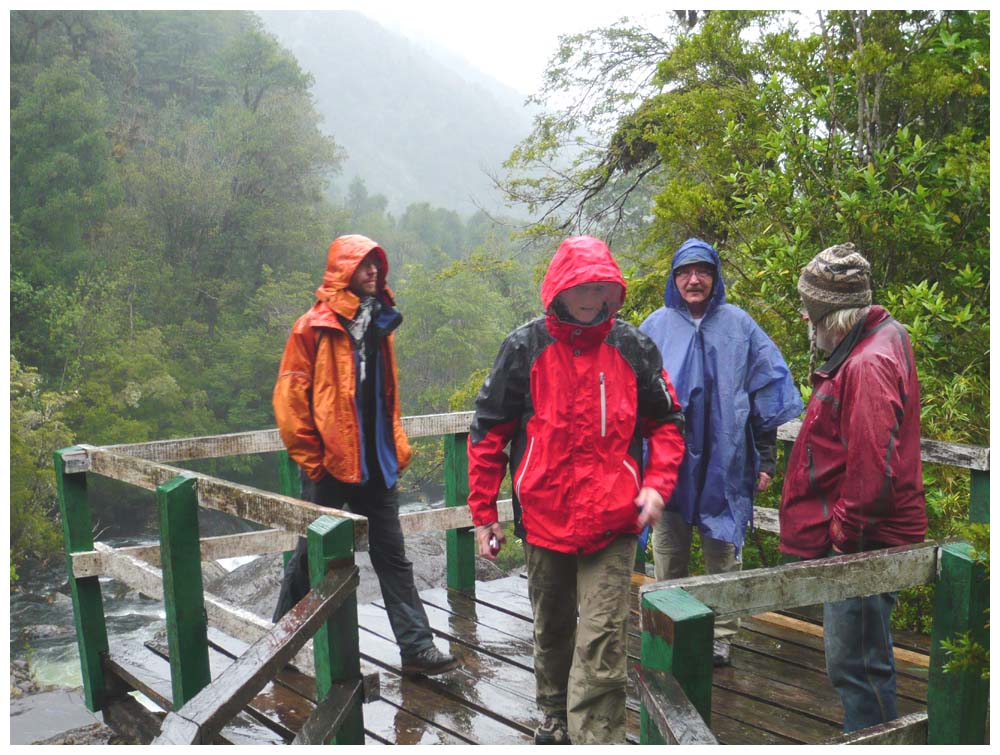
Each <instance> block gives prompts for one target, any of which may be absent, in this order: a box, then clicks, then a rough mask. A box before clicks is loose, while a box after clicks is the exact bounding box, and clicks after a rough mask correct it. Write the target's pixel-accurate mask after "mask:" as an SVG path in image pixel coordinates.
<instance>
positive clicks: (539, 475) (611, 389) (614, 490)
mask: <svg viewBox="0 0 1000 755" xmlns="http://www.w3.org/2000/svg"><path fill="white" fill-rule="evenodd" d="M624 300H625V280H624V278H623V277H622V274H621V271H620V270H619V269H618V265H617V264H616V263H615V261H614V259H613V258H612V256H611V252H610V250H609V249H608V247H607V245H605V244H604V242H603V241H600V240H598V239H595V238H591V237H588V236H577V237H574V238H569V239H566V240H565V241H564V242H563V243H562V245H561V246H560V247H559V250H558V251H557V252H556V254H555V256H554V257H553V259H552V262H551V263H550V264H549V268H548V271H547V272H546V274H545V279H544V281H543V282H542V304H543V305H544V307H545V316H544V317H540V318H538V319H537V320H534V321H532V322H530V323H528V324H527V325H524V326H522V327H520V328H518V329H517V330H515V331H514V332H512V333H511V334H510V335H508V336H507V338H506V340H505V341H504V342H503V345H502V346H501V347H500V353H499V355H498V356H497V359H496V363H495V364H494V366H493V371H492V372H491V374H490V375H489V377H488V378H487V379H486V381H485V383H484V384H483V387H482V389H481V390H480V391H479V395H478V396H477V397H476V413H475V417H474V418H473V421H472V428H471V434H470V436H469V508H470V509H471V511H472V520H473V522H474V523H475V525H476V538H477V541H478V545H479V554H480V555H481V556H484V557H485V558H488V559H494V558H495V552H496V550H498V549H499V547H500V546H501V545H502V544H503V542H504V533H503V529H502V528H501V526H500V524H499V522H498V521H497V519H498V516H497V507H496V500H497V493H498V490H499V487H500V482H501V480H502V479H503V477H504V474H505V471H506V469H507V466H508V457H507V453H506V451H505V448H506V446H507V444H508V443H510V460H509V466H510V471H511V480H512V482H513V487H514V512H515V533H516V534H517V535H518V537H520V538H522V539H523V540H524V544H525V545H524V548H525V556H526V560H527V565H528V594H529V597H530V599H531V607H532V613H533V615H534V625H535V630H534V631H535V681H536V699H537V701H538V705H539V708H540V709H541V711H542V713H543V714H544V721H543V722H542V724H541V725H540V726H539V727H538V729H537V730H536V732H535V742H536V743H539V744H565V743H568V742H569V741H570V740H572V741H573V742H574V743H576V744H603V743H619V744H621V743H624V742H625V682H626V645H625V637H626V628H627V621H628V615H629V605H628V597H629V584H630V572H631V569H632V565H633V563H634V558H635V548H636V541H637V534H638V533H639V532H640V531H641V529H642V528H643V526H645V524H646V523H653V522H655V521H657V520H658V519H659V517H660V514H661V512H662V510H663V501H664V500H665V499H667V498H669V497H670V494H671V493H672V491H673V488H674V484H675V482H676V480H677V468H678V467H679V466H680V463H681V459H682V457H683V455H684V436H683V432H682V425H683V421H684V419H683V418H684V415H683V413H682V412H681V407H680V406H679V405H678V403H677V397H676V394H675V393H674V389H673V386H671V385H670V382H669V379H668V377H667V375H666V373H665V372H664V371H663V365H662V361H661V358H660V353H659V351H658V350H657V348H656V346H655V344H654V343H653V342H652V341H651V340H650V339H649V338H648V337H647V336H645V335H643V334H642V333H640V332H639V330H638V329H637V328H635V327H633V326H631V325H629V324H627V323H625V322H622V321H620V320H616V319H615V314H616V313H617V312H618V309H619V308H620V307H621V305H622V303H623V302H624ZM643 439H648V440H649V456H648V459H647V462H646V468H645V469H643V466H642V458H643ZM491 540H492V541H493V543H491ZM494 543H495V545H494ZM578 616H579V622H578V621H577V618H578Z"/></svg>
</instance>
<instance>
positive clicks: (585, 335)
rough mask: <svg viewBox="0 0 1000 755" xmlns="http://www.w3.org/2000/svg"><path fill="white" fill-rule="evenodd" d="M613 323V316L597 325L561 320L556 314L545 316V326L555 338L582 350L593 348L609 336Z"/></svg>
mask: <svg viewBox="0 0 1000 755" xmlns="http://www.w3.org/2000/svg"><path fill="white" fill-rule="evenodd" d="M613 325H614V318H613V317H609V318H608V319H607V320H605V321H604V322H601V323H598V324H597V325H574V324H573V323H569V322H564V321H562V320H560V319H559V318H558V317H556V316H555V315H554V314H548V315H546V316H545V327H546V329H547V330H548V331H549V333H550V334H551V335H552V337H553V338H555V339H556V340H557V341H561V342H562V343H565V344H567V345H568V346H571V347H572V348H574V349H579V350H581V351H586V350H589V349H592V348H594V347H595V346H597V345H598V344H599V343H601V342H602V341H603V340H604V339H605V338H607V336H608V333H610V332H611V327H612V326H613Z"/></svg>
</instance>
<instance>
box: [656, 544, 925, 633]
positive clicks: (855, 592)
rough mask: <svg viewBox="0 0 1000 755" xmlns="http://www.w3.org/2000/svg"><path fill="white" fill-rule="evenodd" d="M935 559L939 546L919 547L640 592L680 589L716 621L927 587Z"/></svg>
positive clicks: (663, 585) (661, 585)
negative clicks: (698, 603)
mask: <svg viewBox="0 0 1000 755" xmlns="http://www.w3.org/2000/svg"><path fill="white" fill-rule="evenodd" d="M937 555H938V544H937V543H933V542H930V543H919V544H917V545H906V546H900V547H897V548H887V549H885V550H878V551H869V552H867V553H852V554H848V555H844V556H835V557H833V558H819V559H814V560H811V561H798V562H796V563H792V564H785V565H783V566H774V567H771V568H767V569H752V570H750V571H745V572H733V573H729V574H706V575H704V576H700V577H686V578H684V579H674V580H668V581H665V582H651V583H649V584H647V585H643V586H642V587H640V588H639V591H640V594H641V595H647V594H650V593H654V592H656V591H658V590H666V589H671V588H677V587H680V588H683V589H684V590H686V591H687V592H689V593H690V594H691V595H693V596H694V597H696V598H697V599H698V600H700V601H701V602H702V603H704V604H705V605H707V606H709V607H711V609H712V610H713V611H714V612H715V620H716V621H719V620H720V619H721V620H725V619H729V618H735V617H737V616H750V615H753V614H758V613H764V612H766V611H777V610H781V609H786V608H796V607H798V606H811V605H815V604H817V603H827V602H830V601H836V600H844V599H845V598H850V597H858V596H864V595H875V594H877V593H882V592H892V591H895V590H902V589H904V588H907V587H915V586H917V585H926V584H931V583H933V582H934V581H935V579H936V573H937Z"/></svg>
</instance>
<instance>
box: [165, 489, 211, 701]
mask: <svg viewBox="0 0 1000 755" xmlns="http://www.w3.org/2000/svg"><path fill="white" fill-rule="evenodd" d="M194 486H195V478H194V477H192V476H189V475H178V476H177V477H174V478H173V479H171V480H168V481H167V482H165V483H163V484H162V485H160V486H159V487H158V488H157V489H156V506H157V508H158V509H159V513H160V565H161V568H162V569H163V602H164V604H165V607H166V614H167V647H168V648H169V650H170V686H171V689H172V691H173V698H174V699H173V703H174V710H180V708H181V707H182V706H183V705H184V704H185V703H186V702H187V701H188V700H190V699H191V698H192V697H194V696H195V695H197V694H198V693H199V692H200V691H201V690H202V688H204V687H205V686H206V685H208V684H209V683H210V682H211V681H212V672H211V669H210V667H209V665H208V615H207V614H206V613H205V595H204V592H203V588H202V582H201V542H200V538H199V533H198V496H197V494H196V493H195V489H194Z"/></svg>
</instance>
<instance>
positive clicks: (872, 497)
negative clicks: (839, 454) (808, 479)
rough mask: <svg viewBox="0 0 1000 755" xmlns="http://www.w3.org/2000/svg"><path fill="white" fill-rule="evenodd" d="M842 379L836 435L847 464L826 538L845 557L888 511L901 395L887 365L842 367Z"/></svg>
mask: <svg viewBox="0 0 1000 755" xmlns="http://www.w3.org/2000/svg"><path fill="white" fill-rule="evenodd" d="M842 369H847V370H849V372H848V373H847V374H845V376H844V377H845V385H844V394H843V396H842V404H843V406H844V407H845V408H849V411H844V412H843V413H842V414H841V426H840V433H841V438H842V439H843V440H844V442H845V443H846V446H847V464H846V468H845V470H844V476H843V481H842V482H841V485H840V490H839V491H838V494H837V498H836V500H835V501H834V503H833V508H832V511H831V517H830V539H831V541H832V542H833V544H834V545H835V546H836V547H837V548H839V549H840V550H842V551H844V552H845V553H855V552H857V551H859V550H863V549H864V547H865V544H864V542H863V532H864V529H865V526H866V524H867V523H869V522H871V521H875V522H877V521H879V520H880V519H883V518H884V517H886V516H888V515H891V514H892V513H893V512H892V511H891V510H890V509H889V507H890V506H891V501H892V498H893V495H892V482H893V478H894V471H893V470H895V469H896V468H897V467H898V465H899V463H900V457H899V444H898V440H899V438H898V429H899V423H900V421H901V419H902V417H903V391H902V388H901V385H900V382H901V381H900V377H899V375H898V374H897V370H896V369H895V367H894V365H893V363H892V361H891V360H888V359H865V360H859V361H858V362H856V363H854V364H851V363H850V362H848V363H847V364H845V365H844V367H842Z"/></svg>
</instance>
